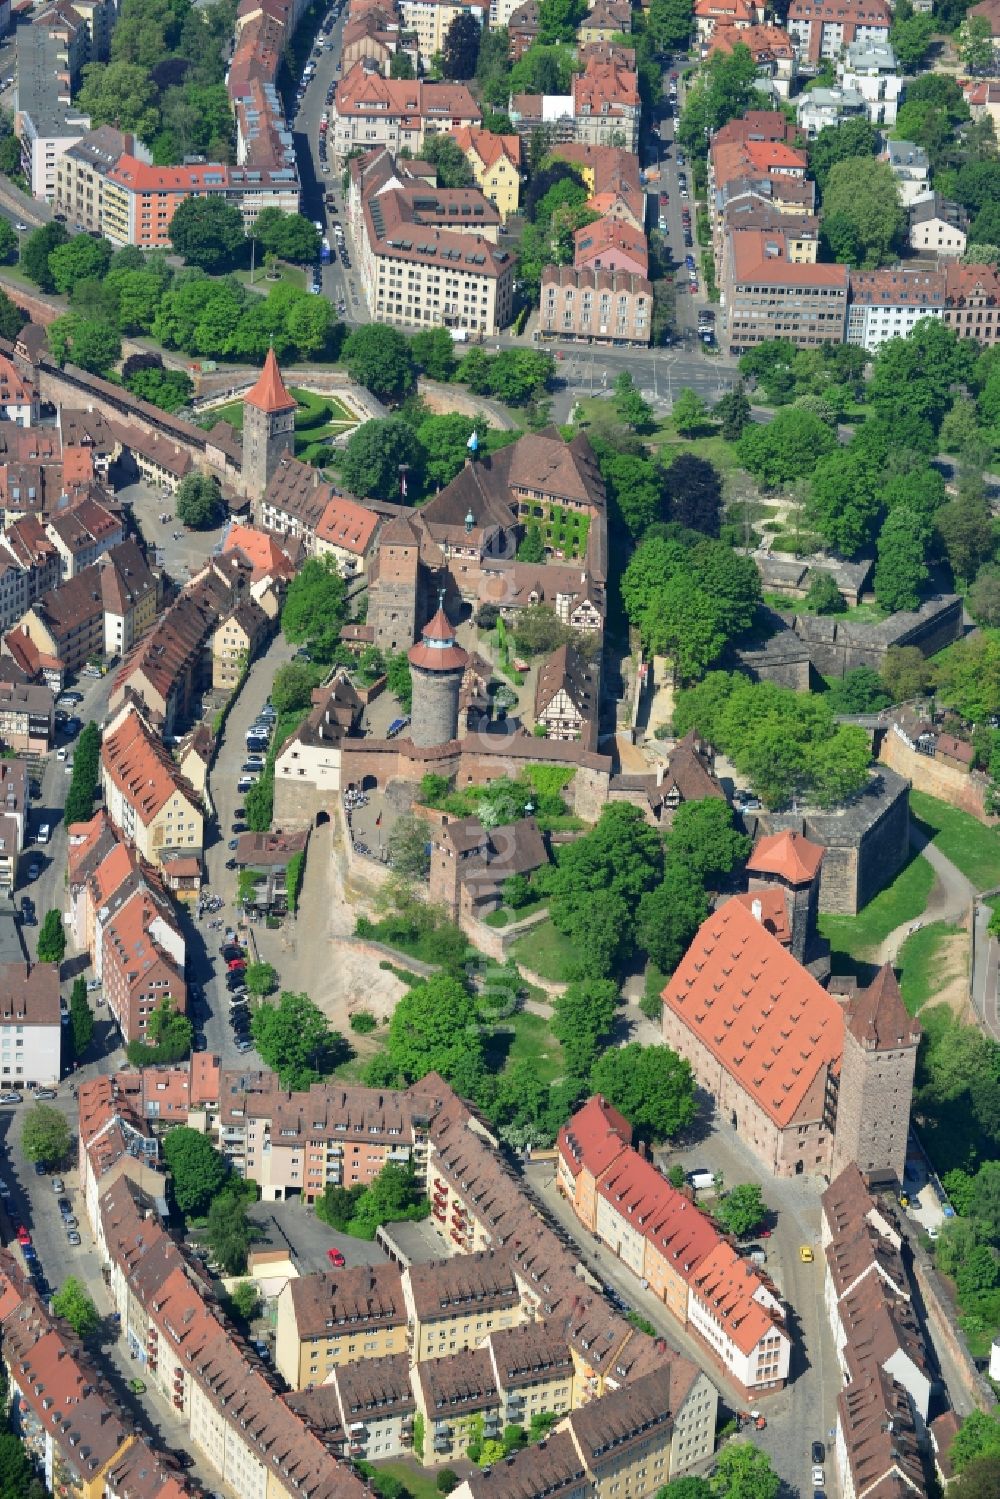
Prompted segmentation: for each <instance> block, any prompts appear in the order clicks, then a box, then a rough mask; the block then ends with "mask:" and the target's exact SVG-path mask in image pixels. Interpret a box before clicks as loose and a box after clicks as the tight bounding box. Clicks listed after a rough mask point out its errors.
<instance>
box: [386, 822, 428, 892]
mask: <svg viewBox="0 0 1000 1499" xmlns="http://www.w3.org/2000/svg"><path fill="white" fill-rule="evenodd" d="M428 834H429V829H428V826H427V824H426V822H425V821H424V819H423V818H422V817H414V816H412V815H409V814H406V815H404V816H402V817H397V818H396V821H395V822H394V823H393V825H392V831H391V832H390V834H389V862H390V863H391V865H392V867H393V869H394V870H395V872H396V873H397V874H399V875H402V876H403V878H404V879H414V880H423V879H426V878H427V873H428V871H429V869H430V866H431V858H430V853H429V852H428V847H427V845H428Z"/></svg>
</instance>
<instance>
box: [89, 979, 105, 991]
mask: <svg viewBox="0 0 1000 1499" xmlns="http://www.w3.org/2000/svg"><path fill="white" fill-rule="evenodd" d="M101 987H102V985H101V980H100V979H88V980H87V993H88V994H93V992H94V990H95V989H100V988H101Z"/></svg>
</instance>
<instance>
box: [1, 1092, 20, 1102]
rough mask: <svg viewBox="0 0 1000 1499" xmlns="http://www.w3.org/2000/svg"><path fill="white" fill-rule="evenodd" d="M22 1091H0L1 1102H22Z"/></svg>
mask: <svg viewBox="0 0 1000 1499" xmlns="http://www.w3.org/2000/svg"><path fill="white" fill-rule="evenodd" d="M20 1102H21V1095H20V1093H13V1092H11V1093H0V1103H20Z"/></svg>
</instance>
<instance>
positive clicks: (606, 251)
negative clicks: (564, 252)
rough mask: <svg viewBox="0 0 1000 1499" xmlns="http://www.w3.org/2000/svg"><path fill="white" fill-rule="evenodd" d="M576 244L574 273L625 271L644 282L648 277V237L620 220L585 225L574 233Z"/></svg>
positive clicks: (604, 220) (607, 220)
mask: <svg viewBox="0 0 1000 1499" xmlns="http://www.w3.org/2000/svg"><path fill="white" fill-rule="evenodd" d="M573 245H574V249H573V268H574V270H578V271H581V270H589V271H624V272H626V273H627V274H629V275H632V276H639V277H642V278H643V279H645V278H646V277H647V276H648V274H649V247H648V244H647V241H646V236H645V234H643V232H642V230H641V229H633V227H632V225H631V224H628V223H625V222H624V221H622V220H621V219H598V220H597V223H596V224H584V225H583V227H582V228H580V229H577V230H576V231H575V233H574V236H573Z"/></svg>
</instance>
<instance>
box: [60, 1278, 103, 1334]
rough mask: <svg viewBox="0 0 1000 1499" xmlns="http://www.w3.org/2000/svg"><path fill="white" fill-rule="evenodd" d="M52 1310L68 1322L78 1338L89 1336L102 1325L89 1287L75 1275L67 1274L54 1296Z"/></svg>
mask: <svg viewBox="0 0 1000 1499" xmlns="http://www.w3.org/2000/svg"><path fill="white" fill-rule="evenodd" d="M52 1311H53V1312H54V1313H55V1315H56V1316H57V1317H62V1318H63V1320H64V1321H66V1322H68V1323H69V1325H70V1327H72V1329H73V1331H74V1332H75V1333H76V1335H77V1337H78V1338H89V1337H92V1336H93V1334H94V1333H95V1332H96V1331H97V1329H98V1328H99V1327H100V1325H101V1315H100V1313H99V1312H98V1310H97V1307H96V1306H95V1305H94V1302H93V1299H92V1298H91V1297H90V1296H89V1295H88V1293H87V1289H86V1287H85V1286H84V1284H83V1282H82V1281H81V1280H77V1278H76V1276H75V1275H70V1276H67V1278H66V1279H65V1280H64V1281H63V1283H62V1285H61V1286H60V1287H59V1290H58V1291H57V1292H56V1294H55V1295H54V1296H53V1298H52Z"/></svg>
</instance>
